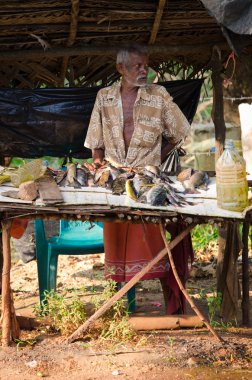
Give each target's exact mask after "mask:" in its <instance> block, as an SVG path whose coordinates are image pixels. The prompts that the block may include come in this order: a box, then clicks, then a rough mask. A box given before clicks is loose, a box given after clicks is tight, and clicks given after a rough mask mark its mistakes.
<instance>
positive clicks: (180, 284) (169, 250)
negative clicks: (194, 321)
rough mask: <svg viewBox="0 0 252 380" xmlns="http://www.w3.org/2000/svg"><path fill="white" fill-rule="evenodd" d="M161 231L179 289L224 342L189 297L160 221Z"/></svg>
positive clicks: (198, 314)
mask: <svg viewBox="0 0 252 380" xmlns="http://www.w3.org/2000/svg"><path fill="white" fill-rule="evenodd" d="M160 231H161V235H162V237H163V240H164V243H165V247H166V250H167V253H168V257H169V261H170V265H171V269H172V272H173V274H174V277H175V279H176V281H177V283H178V286H179V289H180V290H181V292H182V293H183V294H184V296H185V298H186V299H187V301H188V302H189V304H190V306H191V308H192V309H193V310H194V311H195V313H196V314H197V316H198V317H199V318H200V320H201V321H202V322H203V323H204V324H205V325H206V327H207V328H208V330H209V331H211V333H212V334H213V335H214V336H215V338H217V339H218V340H219V342H223V339H222V338H221V337H220V336H219V335H218V334H217V333H216V332H215V331H214V329H213V328H212V326H211V325H210V324H209V323H208V322H207V320H206V319H205V318H204V316H203V315H202V314H201V312H200V311H199V309H198V308H197V307H196V305H195V303H194V302H193V300H192V299H191V298H190V297H189V295H188V294H187V291H186V290H185V287H184V285H183V284H182V282H181V280H180V278H179V275H178V272H177V270H176V267H175V264H174V261H173V257H172V253H171V248H170V244H168V242H167V240H166V236H165V227H164V225H163V224H161V223H160Z"/></svg>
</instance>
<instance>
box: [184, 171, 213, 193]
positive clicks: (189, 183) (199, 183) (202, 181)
mask: <svg viewBox="0 0 252 380" xmlns="http://www.w3.org/2000/svg"><path fill="white" fill-rule="evenodd" d="M208 184H209V176H208V174H207V173H206V172H204V171H202V170H199V171H195V172H194V173H193V174H192V176H191V177H190V178H189V179H187V180H184V181H182V185H183V186H184V188H185V193H186V194H197V193H199V191H198V190H197V188H200V189H203V190H207V189H208Z"/></svg>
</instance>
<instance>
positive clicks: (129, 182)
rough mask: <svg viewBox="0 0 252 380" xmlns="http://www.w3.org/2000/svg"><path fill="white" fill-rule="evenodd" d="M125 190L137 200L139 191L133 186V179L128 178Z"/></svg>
mask: <svg viewBox="0 0 252 380" xmlns="http://www.w3.org/2000/svg"><path fill="white" fill-rule="evenodd" d="M125 190H126V194H127V195H128V197H129V198H131V199H133V200H134V201H136V200H137V193H136V190H135V189H134V187H133V181H132V179H127V180H126V182H125Z"/></svg>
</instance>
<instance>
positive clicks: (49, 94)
mask: <svg viewBox="0 0 252 380" xmlns="http://www.w3.org/2000/svg"><path fill="white" fill-rule="evenodd" d="M202 82H203V80H198V79H195V80H182V81H171V82H163V83H160V84H162V85H163V86H164V87H166V89H167V90H168V91H169V93H170V94H171V95H172V96H173V98H174V101H175V102H176V103H177V104H178V105H179V107H180V108H181V110H182V111H183V112H184V114H185V116H186V117H187V119H188V120H189V122H191V121H192V119H193V117H194V114H195V112H196V109H197V104H198V100H199V96H200V89H201V85H202ZM99 89H100V87H92V88H91V87H86V88H50V89H34V90H29V89H27V90H19V89H0V156H2V157H6V156H11V157H25V158H35V157H42V156H53V157H75V158H89V157H91V151H90V150H89V149H86V148H84V146H83V144H84V140H85V136H86V133H87V128H88V124H89V119H90V115H91V112H92V109H93V105H94V102H95V98H96V94H97V91H98V90H99Z"/></svg>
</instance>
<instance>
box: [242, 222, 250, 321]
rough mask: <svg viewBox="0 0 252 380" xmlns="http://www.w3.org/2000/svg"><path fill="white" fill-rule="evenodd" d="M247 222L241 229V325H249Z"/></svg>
mask: <svg viewBox="0 0 252 380" xmlns="http://www.w3.org/2000/svg"><path fill="white" fill-rule="evenodd" d="M248 235H249V222H244V223H243V228H242V242H243V249H242V324H243V326H249V325H250V315H249V309H250V308H249V260H248Z"/></svg>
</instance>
